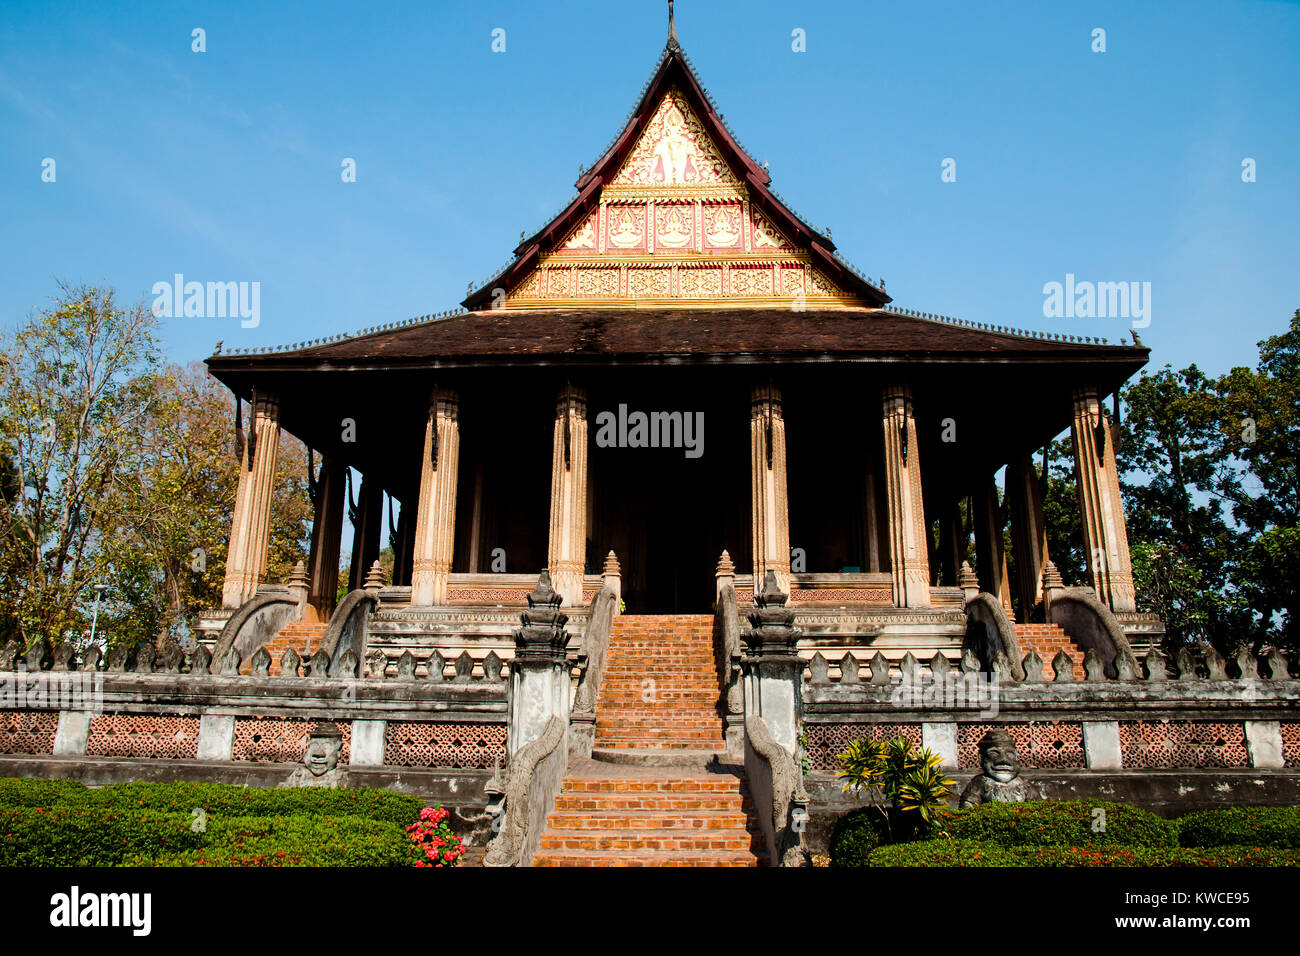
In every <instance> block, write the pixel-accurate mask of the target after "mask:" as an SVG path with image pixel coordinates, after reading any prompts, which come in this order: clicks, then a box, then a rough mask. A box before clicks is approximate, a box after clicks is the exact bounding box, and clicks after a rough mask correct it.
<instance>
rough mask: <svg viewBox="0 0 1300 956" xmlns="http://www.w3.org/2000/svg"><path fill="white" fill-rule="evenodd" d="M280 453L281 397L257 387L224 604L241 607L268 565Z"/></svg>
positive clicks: (242, 460)
mask: <svg viewBox="0 0 1300 956" xmlns="http://www.w3.org/2000/svg"><path fill="white" fill-rule="evenodd" d="M279 453H280V401H279V399H278V398H277V397H276V396H274V395H271V394H264V393H261V392H255V393H254V397H253V423H252V427H251V428H250V429H249V436H248V440H247V441H246V442H245V443H244V453H243V455H241V456H240V460H239V484H238V486H237V487H236V490H235V513H234V516H233V520H232V521H231V523H230V547H229V548H228V549H227V551H226V578H225V581H224V582H223V584H222V588H221V605H222V607H231V608H233V607H239V606H240V605H241V604H243V603H244V602H245V601H247V600H248V599H249V598H251V597H252V596H253V595H254V594H256V593H257V586H258V584H259V583H261V580H262V573H263V572H264V571H265V570H266V549H267V546H268V545H269V544H270V541H271V496H272V493H273V492H274V490H275V465H276V460H277V458H278V457H279Z"/></svg>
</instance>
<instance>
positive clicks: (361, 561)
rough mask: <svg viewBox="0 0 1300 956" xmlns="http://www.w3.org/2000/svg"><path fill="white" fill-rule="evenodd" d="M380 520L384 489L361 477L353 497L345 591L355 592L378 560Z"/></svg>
mask: <svg viewBox="0 0 1300 956" xmlns="http://www.w3.org/2000/svg"><path fill="white" fill-rule="evenodd" d="M383 520H384V489H383V488H381V487H379V482H377V481H375V480H374V479H373V478H371V477H369V476H366V477H363V478H362V479H361V494H360V495H358V500H357V520H356V524H354V525H353V526H352V569H351V572H350V573H349V575H348V590H349V591H356V590H359V589H360V588H361V586H362V585H363V584H364V583H365V580H366V575H367V574H369V573H370V566H371V565H372V564H374V563H375V561H377V560H378V559H379V532H380V530H381V528H382V525H383Z"/></svg>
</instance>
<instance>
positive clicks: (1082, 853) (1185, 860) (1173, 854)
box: [868, 837, 1300, 867]
mask: <svg viewBox="0 0 1300 956" xmlns="http://www.w3.org/2000/svg"><path fill="white" fill-rule="evenodd" d="M868 865H869V866H874V867H894V866H899V867H902V866H907V867H911V866H960V867H983V866H999V867H1001V866H1016V867H1054V866H1069V867H1081V866H1108V867H1109V866H1153V867H1173V866H1178V867H1187V866H1194V867H1203V866H1204V867H1220V866H1300V851H1297V850H1290V849H1275V848H1268V847H1211V848H1200V849H1196V848H1186V847H1167V846H1160V847H1132V846H1093V847H1082V846H1075V847H1066V846H1021V847H1007V846H997V845H990V844H987V843H978V842H976V841H974V840H947V839H944V838H942V837H941V838H939V839H936V840H921V841H918V842H916V843H899V844H895V845H893V846H882V847H880V848H879V849H877V850H876V851H875V852H873V853H872V854H871V857H870V860H869V861H868Z"/></svg>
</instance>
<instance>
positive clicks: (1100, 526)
mask: <svg viewBox="0 0 1300 956" xmlns="http://www.w3.org/2000/svg"><path fill="white" fill-rule="evenodd" d="M1070 438H1071V440H1072V442H1073V444H1074V479H1075V484H1076V486H1077V489H1078V495H1079V511H1080V514H1081V516H1082V518H1083V549H1084V551H1085V553H1086V554H1087V558H1088V574H1089V576H1090V577H1091V578H1092V586H1093V587H1094V588H1095V589H1096V591H1097V598H1098V600H1101V601H1103V602H1105V603H1107V604H1109V605H1110V607H1111V610H1113V611H1134V610H1137V596H1136V593H1135V592H1134V589H1133V565H1132V563H1131V560H1130V558H1129V551H1128V529H1127V528H1126V527H1125V524H1124V506H1123V502H1122V501H1121V500H1120V495H1119V475H1118V473H1117V472H1116V470H1115V446H1114V442H1112V441H1111V436H1110V426H1109V424H1108V423H1107V421H1106V412H1105V410H1104V409H1103V408H1102V407H1101V400H1100V397H1099V396H1098V394H1097V389H1096V387H1094V386H1085V387H1081V388H1076V389H1075V390H1074V423H1073V425H1072V426H1071V428H1070Z"/></svg>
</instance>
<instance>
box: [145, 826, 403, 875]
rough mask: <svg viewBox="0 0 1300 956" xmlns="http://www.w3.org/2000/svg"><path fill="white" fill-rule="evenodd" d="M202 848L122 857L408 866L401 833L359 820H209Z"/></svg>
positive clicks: (189, 862)
mask: <svg viewBox="0 0 1300 956" xmlns="http://www.w3.org/2000/svg"><path fill="white" fill-rule="evenodd" d="M207 837H208V840H207V843H206V845H204V846H201V847H198V848H191V849H178V850H176V851H172V852H162V853H156V854H147V853H145V854H137V855H134V856H129V857H127V858H126V859H125V860H124V861H123V862H124V863H125V864H126V865H127V866H366V867H409V866H412V865H413V864H414V862H415V853H414V849H413V845H412V843H411V840H410V838H409V837H408V836H407V834H406V831H405V830H404V829H403V828H402V827H400V826H397V825H395V824H392V823H385V822H383V821H380V820H370V819H364V818H362V817H304V816H296V817H235V818H233V819H229V820H215V821H210V822H209V826H208V833H207Z"/></svg>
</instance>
